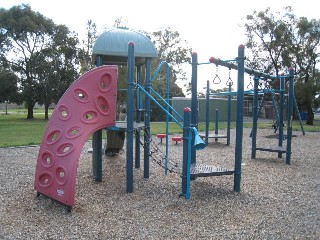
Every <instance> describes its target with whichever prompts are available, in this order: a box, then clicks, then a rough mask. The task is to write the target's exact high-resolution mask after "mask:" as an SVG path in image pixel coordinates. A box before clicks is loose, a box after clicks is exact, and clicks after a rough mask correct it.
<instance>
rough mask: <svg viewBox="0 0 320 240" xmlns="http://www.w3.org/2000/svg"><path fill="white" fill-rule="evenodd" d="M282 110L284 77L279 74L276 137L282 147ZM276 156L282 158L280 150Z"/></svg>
mask: <svg viewBox="0 0 320 240" xmlns="http://www.w3.org/2000/svg"><path fill="white" fill-rule="evenodd" d="M273 94H274V93H273ZM272 96H273V95H272ZM273 98H274V96H273ZM273 101H274V100H273ZM274 104H275V103H274ZM276 107H277V106H276V105H275V108H276ZM283 110H284V77H281V76H280V108H279V113H277V111H276V113H277V117H278V124H279V138H278V146H279V147H282V143H283V113H284V111H283ZM278 158H282V153H281V152H278Z"/></svg>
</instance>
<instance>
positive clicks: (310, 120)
mask: <svg viewBox="0 0 320 240" xmlns="http://www.w3.org/2000/svg"><path fill="white" fill-rule="evenodd" d="M307 113H308V117H307V121H306V124H307V125H312V126H313V120H314V114H313V111H312V107H311V104H308V106H307Z"/></svg>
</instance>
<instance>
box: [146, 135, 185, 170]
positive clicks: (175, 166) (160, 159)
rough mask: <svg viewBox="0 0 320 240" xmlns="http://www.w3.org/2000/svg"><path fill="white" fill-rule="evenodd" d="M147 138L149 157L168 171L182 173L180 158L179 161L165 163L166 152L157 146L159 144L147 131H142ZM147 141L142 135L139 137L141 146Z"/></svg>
mask: <svg viewBox="0 0 320 240" xmlns="http://www.w3.org/2000/svg"><path fill="white" fill-rule="evenodd" d="M144 133H145V134H146V135H147V137H148V139H149V146H150V148H149V156H150V158H151V159H152V160H153V161H154V162H155V163H157V164H158V165H159V166H161V167H162V168H164V169H167V170H168V171H169V172H170V173H176V174H180V175H181V174H182V160H181V162H180V163H179V162H172V161H168V162H167V163H166V154H165V153H164V152H163V150H162V149H161V148H160V147H159V144H157V143H155V141H154V140H153V139H152V138H151V135H150V134H149V133H148V131H144ZM147 143H148V142H146V140H145V138H144V136H141V137H140V144H141V146H142V147H143V148H145V147H146V145H147Z"/></svg>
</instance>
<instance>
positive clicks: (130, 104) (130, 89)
mask: <svg viewBox="0 0 320 240" xmlns="http://www.w3.org/2000/svg"><path fill="white" fill-rule="evenodd" d="M134 60H135V59H134V43H133V42H129V44H128V79H127V94H128V95H127V152H126V154H127V155H126V157H127V169H126V170H127V192H128V193H131V192H133V111H134V66H135V61H134Z"/></svg>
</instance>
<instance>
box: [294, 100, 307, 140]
mask: <svg viewBox="0 0 320 240" xmlns="http://www.w3.org/2000/svg"><path fill="white" fill-rule="evenodd" d="M293 101H294V106H295V109H296V113H297V116H298V119H299V123H300V128H301V131H302V134H303V135H306V132H305V131H304V127H303V123H302V120H301V116H300V111H299V108H298V103H297V99H296V97H295V95H293Z"/></svg>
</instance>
